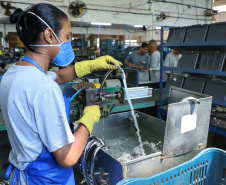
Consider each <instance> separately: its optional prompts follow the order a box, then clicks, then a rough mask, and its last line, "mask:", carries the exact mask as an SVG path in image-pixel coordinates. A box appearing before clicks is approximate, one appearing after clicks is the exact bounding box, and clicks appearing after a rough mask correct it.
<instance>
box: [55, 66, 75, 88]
mask: <svg viewBox="0 0 226 185" xmlns="http://www.w3.org/2000/svg"><path fill="white" fill-rule="evenodd" d="M75 78H77V75H76V73H75V66H74V65H73V66H70V67H67V68H64V69H61V70H59V71H57V72H56V80H55V81H56V83H58V85H61V84H65V83H67V82H70V81H71V80H74V79H75Z"/></svg>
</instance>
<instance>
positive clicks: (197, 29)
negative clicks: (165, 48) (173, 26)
mask: <svg viewBox="0 0 226 185" xmlns="http://www.w3.org/2000/svg"><path fill="white" fill-rule="evenodd" d="M207 31H208V25H194V26H190V27H188V28H187V32H186V36H185V40H184V42H204V41H205V39H206V35H207Z"/></svg>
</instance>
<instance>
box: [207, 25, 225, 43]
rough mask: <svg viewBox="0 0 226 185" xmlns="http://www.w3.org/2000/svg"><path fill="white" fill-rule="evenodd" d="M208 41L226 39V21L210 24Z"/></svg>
mask: <svg viewBox="0 0 226 185" xmlns="http://www.w3.org/2000/svg"><path fill="white" fill-rule="evenodd" d="M206 41H208V42H209V41H226V22H221V23H216V24H210V25H209V31H208V34H207V37H206Z"/></svg>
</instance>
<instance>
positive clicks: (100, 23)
mask: <svg viewBox="0 0 226 185" xmlns="http://www.w3.org/2000/svg"><path fill="white" fill-rule="evenodd" d="M91 25H98V26H99V25H100V26H111V23H102V22H91Z"/></svg>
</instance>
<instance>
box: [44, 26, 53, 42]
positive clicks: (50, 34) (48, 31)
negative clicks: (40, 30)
mask: <svg viewBox="0 0 226 185" xmlns="http://www.w3.org/2000/svg"><path fill="white" fill-rule="evenodd" d="M44 38H45V41H46V42H47V43H49V44H52V43H53V39H54V36H53V32H52V30H51V29H50V28H46V29H45V31H44Z"/></svg>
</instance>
